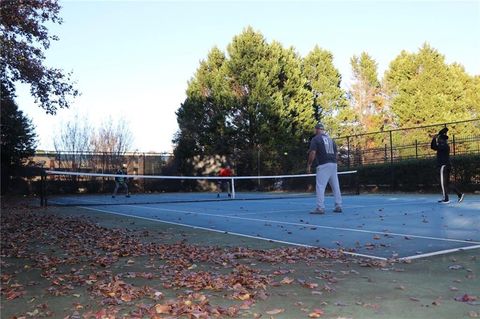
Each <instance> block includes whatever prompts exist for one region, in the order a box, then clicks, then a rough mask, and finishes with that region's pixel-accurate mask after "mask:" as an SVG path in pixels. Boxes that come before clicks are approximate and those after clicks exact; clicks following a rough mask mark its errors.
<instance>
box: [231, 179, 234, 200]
mask: <svg viewBox="0 0 480 319" xmlns="http://www.w3.org/2000/svg"><path fill="white" fill-rule="evenodd" d="M231 182H232V199H235V178H233V177H232V179H231Z"/></svg>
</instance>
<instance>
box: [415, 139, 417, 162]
mask: <svg viewBox="0 0 480 319" xmlns="http://www.w3.org/2000/svg"><path fill="white" fill-rule="evenodd" d="M415 159H418V141H417V140H415Z"/></svg>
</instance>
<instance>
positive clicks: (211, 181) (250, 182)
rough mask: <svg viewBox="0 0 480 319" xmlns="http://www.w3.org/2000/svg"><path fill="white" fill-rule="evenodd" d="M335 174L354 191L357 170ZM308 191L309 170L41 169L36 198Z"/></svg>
mask: <svg viewBox="0 0 480 319" xmlns="http://www.w3.org/2000/svg"><path fill="white" fill-rule="evenodd" d="M338 177H339V181H340V187H341V190H342V194H347V195H350V194H358V192H359V183H358V176H357V171H344V172H339V173H338ZM117 185H118V192H117V193H116V194H114V190H115V188H116V187H117ZM125 186H126V187H125ZM127 189H128V192H127ZM328 192H329V188H328V187H327V194H328ZM314 194H315V174H297V175H274V176H232V177H218V176H165V175H117V174H100V173H84V172H66V171H46V172H45V175H44V176H42V196H41V200H42V205H47V203H48V205H59V206H85V205H90V206H97V205H129V204H157V203H176V202H202V201H222V200H258V199H279V198H301V197H308V196H314Z"/></svg>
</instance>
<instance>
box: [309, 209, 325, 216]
mask: <svg viewBox="0 0 480 319" xmlns="http://www.w3.org/2000/svg"><path fill="white" fill-rule="evenodd" d="M310 214H313V215H323V214H325V209H323V208H315V209H314V210H312V211H311V212H310Z"/></svg>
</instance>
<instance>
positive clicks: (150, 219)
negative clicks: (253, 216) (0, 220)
mask: <svg viewBox="0 0 480 319" xmlns="http://www.w3.org/2000/svg"><path fill="white" fill-rule="evenodd" d="M77 207H78V208H81V209H86V210H93V211H98V212H102V213H108V214H113V215H120V216H125V217H131V218H138V219H143V220H148V221H153V222H158V223H164V224H170V225H176V226H183V227H188V228H192V229H201V230H206V231H211V232H216V233H222V234H228V235H234V236H240V237H246V238H252V239H260V240H263V241H268V242H275V243H280V244H286V245H292V246H299V247H306V248H318V247H315V246H311V245H306V244H300V243H294V242H289V241H284V240H278V239H271V238H267V237H260V236H252V235H247V234H241V233H236V232H231V231H227V230H220V229H213V228H207V227H202V226H193V225H189V224H183V223H177V222H171V221H166V220H161V219H156V218H149V217H142V216H137V215H130V214H124V213H118V212H114V211H109V210H105V209H98V208H91V207H83V206H77ZM340 252H341V253H343V254H345V255H350V256H355V257H363V258H370V259H378V260H388V259H387V258H384V257H378V256H371V255H366V254H357V253H353V252H348V251H340Z"/></svg>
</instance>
